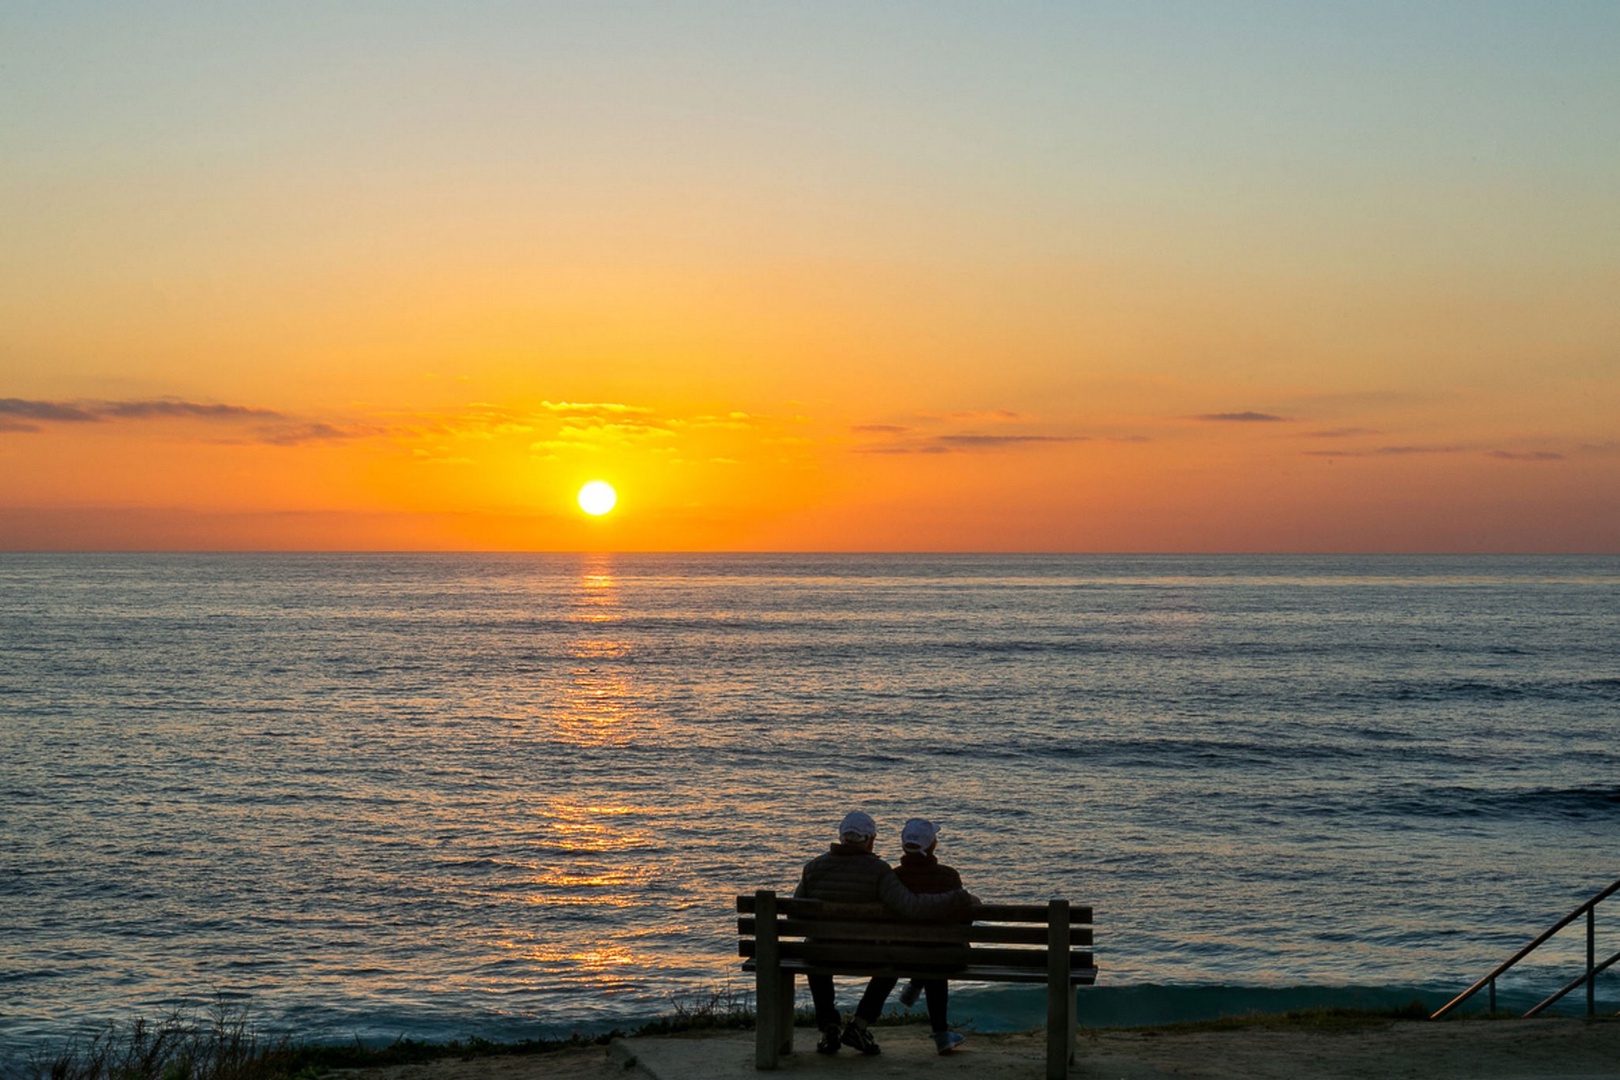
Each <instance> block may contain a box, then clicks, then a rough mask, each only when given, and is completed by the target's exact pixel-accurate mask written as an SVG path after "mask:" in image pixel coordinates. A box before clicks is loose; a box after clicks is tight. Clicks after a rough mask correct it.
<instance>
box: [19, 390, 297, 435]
mask: <svg viewBox="0 0 1620 1080" xmlns="http://www.w3.org/2000/svg"><path fill="white" fill-rule="evenodd" d="M167 419H184V420H220V421H225V422H243V421H246V422H256V421H264V420H281V419H285V416H284V415H283V414H282V413H279V412H277V411H276V410H274V409H260V408H255V407H253V406H249V405H221V404H204V403H200V402H195V401H181V400H179V399H176V398H159V399H156V400H149V401H28V400H25V399H23V398H0V421H9V427H8V428H7V430H11V431H38V430H40V429H39V425H40V424H86V423H90V424H99V423H106V422H109V421H114V420H167Z"/></svg>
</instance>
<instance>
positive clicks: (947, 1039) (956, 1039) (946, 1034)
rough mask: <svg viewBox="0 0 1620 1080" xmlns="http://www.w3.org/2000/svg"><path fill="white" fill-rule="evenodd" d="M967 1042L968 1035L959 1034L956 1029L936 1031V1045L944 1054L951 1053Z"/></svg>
mask: <svg viewBox="0 0 1620 1080" xmlns="http://www.w3.org/2000/svg"><path fill="white" fill-rule="evenodd" d="M965 1042H967V1036H965V1035H958V1034H957V1033H956V1032H954V1031H936V1032H934V1047H935V1048H936V1049H937V1050H938V1051H939V1052H940V1053H942V1054H948V1053H950V1052H951V1051H952V1050H955V1049H956V1048H957V1047H958V1046H961V1045H962V1044H963V1043H965Z"/></svg>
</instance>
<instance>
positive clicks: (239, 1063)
mask: <svg viewBox="0 0 1620 1080" xmlns="http://www.w3.org/2000/svg"><path fill="white" fill-rule="evenodd" d="M671 1007H672V1008H673V1013H672V1014H671V1015H668V1016H664V1017H660V1018H659V1019H656V1020H653V1021H650V1022H648V1023H646V1024H643V1025H642V1026H641V1027H639V1028H636V1029H635V1030H634V1031H632V1032H630V1033H629V1034H631V1035H671V1034H676V1033H678V1032H683V1031H705V1030H719V1029H736V1028H751V1027H753V1025H754V1010H753V1008H752V1005H751V998H750V996H749V995H747V994H743V993H738V992H736V991H733V990H729V989H721V990H710V991H703V992H700V993H696V994H693V995H690V996H688V997H677V998H672V999H671ZM625 1034H626V1033H625V1032H623V1031H619V1030H613V1031H608V1032H602V1033H600V1034H595V1035H581V1034H577V1033H576V1034H574V1035H570V1036H569V1037H568V1038H565V1039H528V1040H525V1041H523V1042H493V1041H491V1040H488V1039H476V1038H475V1039H468V1040H466V1041H460V1040H456V1041H451V1042H444V1043H435V1042H419V1041H417V1040H415V1039H405V1038H401V1039H396V1040H395V1041H394V1042H391V1043H389V1044H387V1045H386V1046H366V1045H364V1044H363V1043H361V1042H360V1041H359V1040H358V1039H356V1040H355V1041H354V1042H353V1043H346V1044H336V1045H311V1044H305V1043H297V1042H294V1041H293V1040H292V1039H290V1038H288V1037H286V1036H280V1037H272V1036H267V1035H265V1034H263V1033H261V1032H260V1031H258V1030H257V1029H256V1028H255V1027H254V1026H253V1025H252V1023H251V1021H250V1019H249V1016H248V1013H247V1011H246V1010H245V1009H240V1008H232V1007H230V1006H227V1005H225V1004H223V1003H218V1004H215V1005H214V1006H213V1007H211V1008H209V1009H207V1010H205V1011H204V1012H202V1013H201V1014H196V1013H186V1012H179V1011H177V1012H174V1013H171V1014H170V1015H169V1016H168V1017H166V1018H164V1019H162V1020H158V1021H155V1022H154V1021H150V1020H147V1019H144V1018H136V1019H134V1020H132V1021H129V1022H128V1023H118V1022H113V1023H110V1024H108V1025H107V1026H106V1027H104V1028H102V1029H101V1030H100V1031H98V1032H96V1033H95V1034H94V1035H91V1036H89V1037H88V1038H80V1039H75V1040H73V1041H71V1042H69V1043H68V1044H67V1045H66V1046H63V1047H61V1048H60V1049H58V1050H55V1051H54V1052H50V1053H47V1054H44V1055H42V1056H40V1057H37V1058H36V1059H35V1060H34V1061H33V1063H32V1069H31V1070H30V1071H31V1074H32V1078H33V1080H315V1078H318V1077H321V1076H324V1075H325V1074H327V1073H329V1072H331V1071H333V1070H335V1069H364V1068H375V1067H379V1066H386V1065H409V1064H416V1063H419V1062H424V1061H435V1060H438V1059H440V1058H447V1057H454V1058H461V1059H468V1058H475V1057H488V1056H495V1055H514V1054H545V1053H554V1052H556V1051H559V1050H565V1049H568V1048H569V1047H581V1046H604V1045H606V1044H607V1043H609V1042H611V1041H612V1040H613V1039H616V1038H620V1037H622V1036H624V1035H625Z"/></svg>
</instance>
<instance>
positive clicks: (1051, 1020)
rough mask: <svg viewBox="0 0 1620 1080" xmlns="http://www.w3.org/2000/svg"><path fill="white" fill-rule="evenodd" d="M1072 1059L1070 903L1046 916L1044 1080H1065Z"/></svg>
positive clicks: (1053, 906)
mask: <svg viewBox="0 0 1620 1080" xmlns="http://www.w3.org/2000/svg"><path fill="white" fill-rule="evenodd" d="M1073 1057H1074V984H1073V983H1071V982H1070V981H1069V902H1068V901H1067V900H1053V901H1052V902H1051V903H1050V904H1048V905H1047V914H1046V1080H1065V1077H1067V1076H1068V1075H1069V1062H1070V1061H1071V1060H1072V1059H1073Z"/></svg>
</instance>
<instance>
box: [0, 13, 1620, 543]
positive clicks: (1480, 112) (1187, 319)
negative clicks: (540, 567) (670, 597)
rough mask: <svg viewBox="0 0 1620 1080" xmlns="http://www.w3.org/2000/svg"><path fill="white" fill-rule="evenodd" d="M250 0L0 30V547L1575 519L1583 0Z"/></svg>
mask: <svg viewBox="0 0 1620 1080" xmlns="http://www.w3.org/2000/svg"><path fill="white" fill-rule="evenodd" d="M294 6H295V7H296V6H297V5H294ZM1482 10H1484V11H1488V12H1489V14H1490V17H1481V15H1480V12H1481V11H1482ZM277 11H278V13H279V14H277V15H270V14H266V13H264V12H261V11H258V10H257V9H253V8H242V9H240V10H238V9H235V8H232V7H230V6H229V5H226V6H223V7H222V6H218V5H195V6H188V5H185V4H182V5H178V6H175V7H172V8H169V9H165V12H164V13H163V14H162V15H161V16H157V15H153V14H151V13H147V14H146V15H145V16H143V17H137V16H135V15H133V14H131V13H128V12H117V11H107V12H101V13H86V12H82V11H76V10H75V11H68V12H63V11H54V10H53V11H46V10H39V11H35V12H32V13H28V14H24V15H22V16H19V17H17V19H16V20H14V21H16V22H17V24H18V27H17V32H16V33H14V34H13V33H10V32H9V31H8V35H7V39H8V40H7V42H6V44H4V45H0V50H3V51H4V53H5V55H4V56H0V61H3V62H0V102H4V103H5V104H0V110H3V111H0V204H3V205H5V206H6V207H8V211H7V212H6V213H5V214H4V215H3V216H0V548H4V549H13V550H15V549H51V548H69V549H78V548H96V549H101V548H135V549H148V548H186V549H195V548H226V549H238V548H246V549H282V548H318V549H456V550H459V549H490V548H493V549H537V550H576V549H618V550H708V549H713V550H1068V551H1609V552H1613V551H1620V432H1617V428H1620V424H1617V422H1616V419H1615V418H1616V416H1620V351H1617V350H1620V304H1616V303H1615V301H1614V298H1615V297H1616V296H1617V295H1620V200H1616V199H1615V198H1614V192H1615V191H1617V190H1620V119H1617V118H1620V80H1616V79H1615V77H1614V75H1613V70H1612V64H1611V62H1610V61H1611V59H1612V52H1611V49H1610V48H1609V46H1612V45H1613V44H1614V43H1615V42H1616V41H1620V16H1617V15H1616V14H1615V12H1613V11H1610V10H1608V9H1605V8H1601V7H1594V6H1592V5H1580V4H1574V3H1570V4H1557V3H1554V4H1543V5H1533V6H1532V5H1514V4H1501V5H1496V4H1484V5H1482V6H1481V5H1458V6H1455V7H1450V6H1447V5H1435V6H1433V7H1432V8H1426V9H1425V10H1424V12H1423V13H1422V14H1421V15H1420V16H1414V15H1412V14H1411V13H1409V12H1405V11H1404V9H1403V8H1402V7H1400V6H1395V5H1383V4H1373V3H1363V4H1346V5H1336V6H1331V7H1325V8H1323V9H1322V10H1320V11H1316V10H1313V11H1312V12H1304V11H1279V10H1278V9H1276V8H1275V7H1273V6H1266V5H1255V6H1249V5H1243V4H1239V5H1233V6H1223V8H1222V11H1221V12H1220V13H1219V14H1216V13H1213V12H1211V11H1207V10H1205V9H1204V8H1203V7H1200V6H1193V7H1188V6H1185V5H1162V6H1161V5H1153V4H1146V5H1144V4H1119V5H1111V4H1098V5H1095V6H1087V7H1086V8H1085V9H1084V10H1083V11H1072V10H1065V9H1063V8H1054V7H1050V6H1046V5H1039V4H1022V3H1013V4H1003V5H995V6H991V5H984V6H959V7H952V8H949V9H948V10H945V9H941V10H936V9H924V10H921V11H915V12H912V13H911V14H910V15H903V14H902V13H901V12H900V11H899V10H898V9H894V10H889V11H878V12H873V11H871V10H869V9H868V8H867V7H858V6H853V5H850V6H845V5H840V4H828V5H824V6H823V5H816V6H814V7H809V8H802V9H793V8H786V7H767V6H760V5H725V4H703V5H696V6H693V7H691V8H689V9H683V11H682V13H681V14H678V15H677V14H674V13H672V12H671V11H669V10H668V9H666V8H665V7H662V6H653V5H646V6H643V5H635V4H627V5H622V6H617V7H613V8H611V9H607V8H604V9H600V10H591V9H578V10H575V9H563V8H556V9H547V10H545V11H537V12H522V11H517V10H514V9H512V8H510V7H507V6H500V5H483V4H472V5H470V6H469V5H457V6H455V7H453V8H452V7H451V6H449V5H445V6H442V7H441V6H437V5H418V6H413V7H411V8H410V9H409V11H403V10H401V9H400V8H399V7H398V6H397V5H381V4H377V5H371V4H368V3H364V2H362V3H356V4H354V5H351V6H346V7H345V8H344V9H343V11H341V12H338V11H334V10H330V9H328V8H327V7H325V6H311V7H309V8H308V9H307V10H301V11H300V12H299V13H298V14H299V17H297V18H294V17H292V15H291V14H289V13H290V12H291V8H288V9H280V8H278V9H277ZM1605 43H1607V44H1605ZM592 478H602V479H606V480H609V481H610V482H612V483H613V484H614V485H615V486H616V487H617V488H618V490H619V493H620V502H619V507H618V509H616V510H615V511H614V512H613V513H612V514H610V515H608V516H607V517H605V518H603V519H600V520H596V519H590V518H587V517H586V516H585V515H584V514H582V513H581V512H580V511H579V509H578V508H577V506H576V505H575V503H574V493H575V492H576V491H577V490H578V488H579V486H580V485H581V484H582V483H584V482H585V481H586V480H589V479H592Z"/></svg>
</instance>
